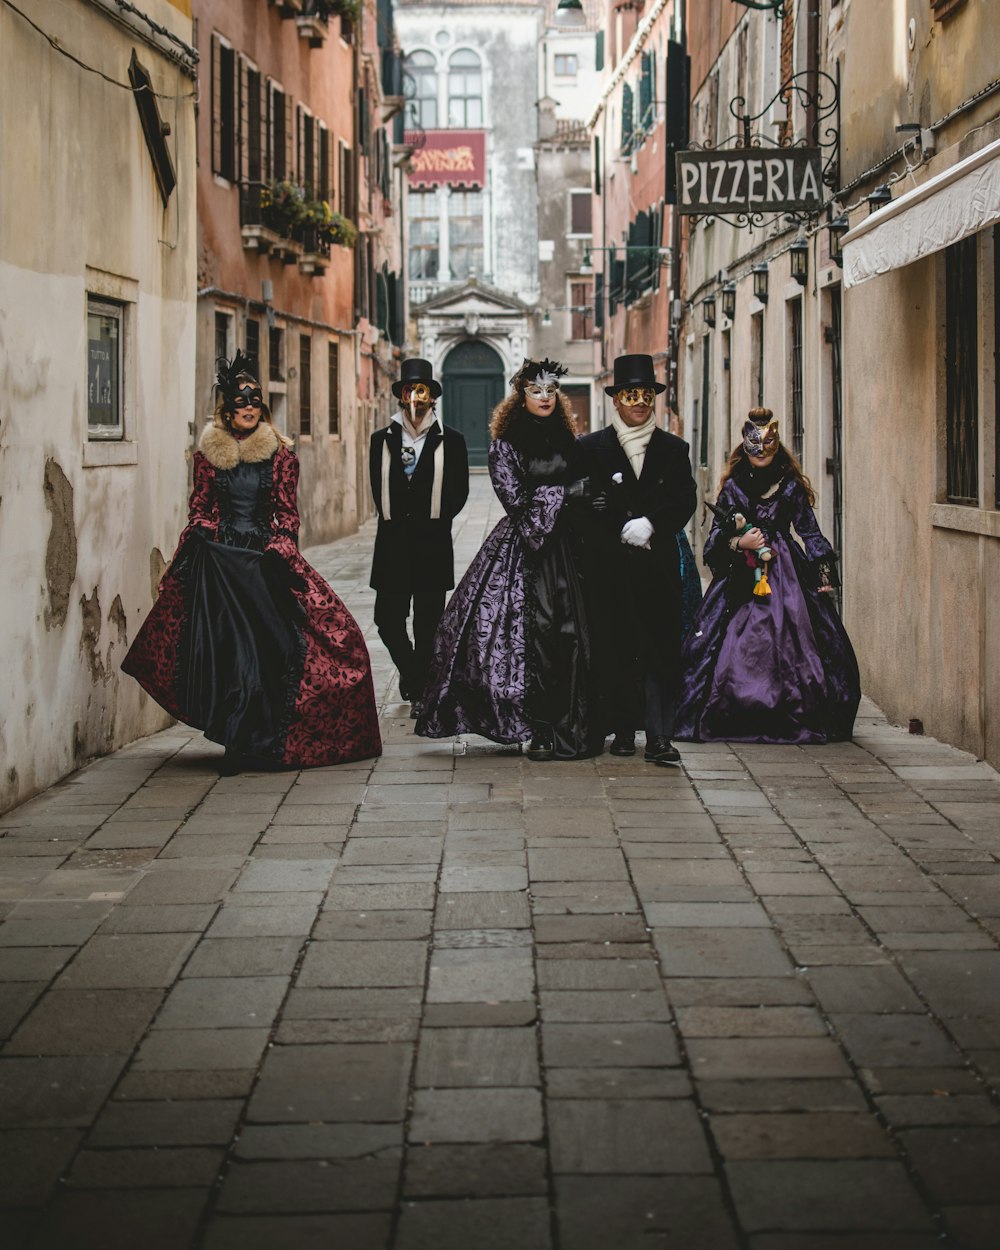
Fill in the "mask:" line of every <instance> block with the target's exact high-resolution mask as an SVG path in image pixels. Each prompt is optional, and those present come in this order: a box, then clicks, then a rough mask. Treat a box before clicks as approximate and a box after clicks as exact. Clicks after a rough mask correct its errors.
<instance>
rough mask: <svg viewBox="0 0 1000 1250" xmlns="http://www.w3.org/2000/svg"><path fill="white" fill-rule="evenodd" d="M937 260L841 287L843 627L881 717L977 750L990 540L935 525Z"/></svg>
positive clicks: (995, 636)
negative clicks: (847, 572) (845, 359)
mask: <svg viewBox="0 0 1000 1250" xmlns="http://www.w3.org/2000/svg"><path fill="white" fill-rule="evenodd" d="M942 263H943V261H942V258H941V257H939V256H938V257H930V258H928V259H927V260H924V261H922V262H920V263H918V264H915V265H909V266H907V267H906V268H905V269H900V270H896V271H894V272H893V273H890V274H886V275H884V276H883V277H881V278H877V279H875V280H873V281H871V282H866V283H864V284H863V285H861V286H859V287H855V288H853V289H852V290H851V291H850V292H849V295H850V300H849V303H848V317H847V323H846V347H847V351H848V353H849V357H850V360H851V374H850V379H851V383H850V388H849V390H848V395H847V400H848V412H849V414H850V421H849V424H848V428H847V439H846V449H845V450H846V464H847V476H848V481H849V484H850V485H849V491H850V493H849V496H848V524H847V532H846V543H847V561H848V562H849V567H850V569H851V579H850V583H849V587H848V590H849V593H848V595H847V597H846V602H845V618H846V622H847V625H848V628H849V629H850V631H851V634H852V636H853V637H854V640H855V644H856V646H857V649H858V653H859V659H860V661H861V665H862V680H863V683H864V686H865V688H866V689H867V691H868V693H869V694H870V695H871V696H872V698H874V699H875V701H876V702H877V703H878V704H879V705H880V706H881V707H882V708H884V709H885V711H886V712H887V714H888V715H889V717H890V719H893V720H896V721H899V722H901V723H903V724H905V723H907V721H908V720H910V719H911V718H918V719H920V720H921V721H923V724H924V728H925V729H926V731H927V732H928V733H932V734H933V735H934V736H935V737H939V738H943V739H945V740H946V741H949V742H954V743H956V744H957V745H959V746H962V747H965V748H966V749H967V750H971V751H974V752H977V753H983V751H984V747H985V745H986V744H984V742H983V738H982V732H981V710H980V696H981V693H982V694H983V696H984V697H985V698H986V699H987V700H988V701H989V703H990V704H991V705H992V708H991V710H992V713H993V716H992V719H993V721H994V723H995V721H996V715H997V712H998V710H1000V709H998V708H997V706H996V701H997V695H996V691H997V689H998V684H1000V682H998V679H1000V670H998V657H1000V646H998V643H1000V633H998V625H1000V613H998V607H1000V600H998V592H997V578H996V574H997V572H998V559H997V550H998V548H1000V543H998V542H997V540H996V539H994V538H986V537H982V536H980V535H977V534H969V533H960V532H958V531H954V530H948V529H942V528H939V527H936V526H935V525H934V524H933V519H932V510H931V503H932V501H933V500H934V499H935V498H936V496H937V493H938V489H937V483H938V454H939V446H940V438H941V422H940V415H939V414H940V410H941V405H940V399H941V395H940V387H939V384H938V358H939V352H940V346H939V343H940V340H939V337H938V333H937V323H938V320H939V316H940V313H939V309H938V308H937V307H936V302H935V292H936V268H937V267H938V266H940V265H941V264H942ZM890 310H891V315H888V314H889V311H890ZM874 325H878V327H879V332H878V334H873V333H872V332H871V331H872V326H874ZM902 397H905V404H901V402H900V401H901V398H902ZM991 573H992V574H993V576H992V577H991V576H990V574H991ZM984 608H986V609H987V611H986V612H985V614H984V613H983V609H984ZM996 747H997V743H996V740H995V739H994V740H993V742H992V748H991V749H992V751H993V753H994V754H993V758H994V759H996V754H995V752H996Z"/></svg>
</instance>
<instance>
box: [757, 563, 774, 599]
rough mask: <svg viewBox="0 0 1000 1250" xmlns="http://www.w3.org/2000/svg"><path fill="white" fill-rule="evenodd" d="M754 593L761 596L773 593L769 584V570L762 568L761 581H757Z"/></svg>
mask: <svg viewBox="0 0 1000 1250" xmlns="http://www.w3.org/2000/svg"><path fill="white" fill-rule="evenodd" d="M753 593H754V594H755V595H758V596H761V597H762V596H764V595H769V594H770V593H771V587H770V586H769V585H768V584H767V570H766V569H761V571H760V581H759V582H758V583H757V585H756V586H754V588H753Z"/></svg>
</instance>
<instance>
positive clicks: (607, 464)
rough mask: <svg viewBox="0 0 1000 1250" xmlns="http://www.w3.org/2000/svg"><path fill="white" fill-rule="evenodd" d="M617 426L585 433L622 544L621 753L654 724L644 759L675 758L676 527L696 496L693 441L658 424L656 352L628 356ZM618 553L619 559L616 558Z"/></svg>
mask: <svg viewBox="0 0 1000 1250" xmlns="http://www.w3.org/2000/svg"><path fill="white" fill-rule="evenodd" d="M604 389H605V392H606V393H607V394H608V395H610V396H611V398H612V400H613V401H614V405H615V408H614V413H613V415H612V417H611V424H610V425H608V426H606V427H605V428H604V429H603V430H598V431H597V432H596V433H594V434H588V435H586V436H585V437H584V438H582V439H581V440H580V444H579V446H580V448H581V450H582V452H583V455H584V461H585V465H586V469H587V471H588V472H589V473H590V476H591V480H592V481H593V482H594V483H595V485H596V486H597V488H598V489H599V490H600V491H603V492H605V493H606V495H607V505H606V507H605V508H604V509H603V511H601V512H600V513H599V514H598V515H599V516H600V517H601V518H602V519H603V521H604V524H605V525H606V527H607V533H608V537H609V539H611V541H612V543H613V544H614V546H613V550H614V553H616V555H612V557H611V558H612V559H613V560H615V562H616V566H617V567H616V570H615V571H616V573H617V581H618V586H619V591H620V595H621V598H620V600H619V602H620V603H621V604H622V609H621V613H620V618H619V625H618V633H617V637H616V644H617V646H618V648H619V654H618V655H617V656H616V657H615V658H616V661H617V662H618V663H619V664H621V665H622V667H623V669H624V671H625V672H626V673H627V674H628V677H627V679H626V681H625V682H624V687H625V688H624V691H623V695H624V697H623V698H622V700H621V703H620V706H619V708H618V710H617V716H616V720H617V723H616V725H615V739H614V742H613V743H612V745H611V753H612V755H634V754H635V731H636V730H637V729H638V728H639V727H640V726H643V727H644V728H645V731H646V751H645V758H646V759H647V760H648V761H649V762H650V763H653V764H676V763H677V762H678V761H679V760H680V754H679V753H678V751H677V749H676V748H675V747H674V746H673V745H672V743H671V741H670V739H671V736H672V734H673V730H674V717H675V714H676V709H677V694H676V690H677V682H678V678H679V671H678V670H679V662H680V649H681V572H680V555H679V551H678V547H677V537H676V535H677V531H678V530H680V529H682V528H683V527H684V526H685V525H686V524H687V522H688V520H689V519H690V518H691V516H692V515H693V513H694V510H695V506H696V502H697V497H696V492H695V483H694V479H693V477H692V475H691V460H690V457H689V455H688V445H687V443H685V442H684V441H683V440H682V439H680V438H677V437H676V436H675V435H673V434H668V433H667V432H666V431H664V430H661V429H658V428H657V425H656V419H655V411H654V405H655V399H656V396H657V395H658V394H660V393H661V392H662V391H665V390H666V389H667V388H666V387H665V386H664V385H663V384H662V383H661V382H657V381H656V377H655V375H654V372H653V358H652V356H645V355H630V356H619V357H618V359H617V360H616V361H615V365H614V384H613V385H612V386H607V387H605V388H604ZM616 557H617V558H616Z"/></svg>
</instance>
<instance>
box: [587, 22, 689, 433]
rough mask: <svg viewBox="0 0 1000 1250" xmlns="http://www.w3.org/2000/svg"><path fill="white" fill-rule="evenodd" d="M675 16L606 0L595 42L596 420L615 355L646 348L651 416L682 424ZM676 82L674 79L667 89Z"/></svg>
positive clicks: (603, 414) (604, 412) (604, 410)
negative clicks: (653, 390)
mask: <svg viewBox="0 0 1000 1250" xmlns="http://www.w3.org/2000/svg"><path fill="white" fill-rule="evenodd" d="M681 18H682V14H681V12H680V8H679V6H678V5H676V4H675V3H674V2H673V0H647V2H646V3H644V4H632V5H620V4H614V3H610V2H607V3H605V4H604V6H603V12H602V16H601V22H600V29H599V34H598V43H597V58H598V65H599V67H600V72H601V77H600V87H599V91H598V93H597V97H596V103H595V104H594V105H592V107H591V109H590V112H589V114H588V125H589V131H590V148H591V156H592V169H593V177H592V190H593V208H592V216H593V233H594V240H593V247H592V249H591V250H590V252H589V253H588V259H589V260H590V264H591V266H592V268H593V272H594V277H593V283H594V312H595V320H594V324H595V351H594V365H593V368H594V372H595V374H596V378H597V384H598V387H599V388H600V389H599V390H598V395H599V409H598V413H597V414H596V424H597V425H604V424H606V422H607V418H608V413H609V412H610V410H611V409H610V401H609V400H607V399H606V397H605V396H604V394H603V387H604V385H606V384H607V383H608V382H609V381H610V378H611V373H612V369H613V365H614V359H615V357H616V356H620V355H622V354H625V353H633V352H645V353H648V354H649V355H651V356H652V357H653V361H654V365H655V368H656V372H657V375H658V377H659V378H660V380H661V381H664V382H667V383H668V384H669V385H668V391H667V392H666V393H665V394H664V396H663V397H662V398H660V399H659V400H658V401H657V419H658V421H659V423H660V424H662V425H664V426H668V427H671V428H673V429H674V430H675V431H678V432H679V431H680V427H679V425H678V422H677V420H676V418H675V417H674V414H673V412H672V408H673V407H674V406H675V405H676V374H675V371H674V369H673V367H672V362H673V361H674V359H675V353H674V352H673V351H672V350H671V346H672V338H671V335H672V329H673V326H674V322H673V320H672V309H674V308H675V303H674V300H675V297H676V289H675V288H676V286H677V283H678V280H679V270H676V269H675V268H673V267H672V264H671V257H672V255H673V228H674V226H673V211H672V207H671V205H670V203H668V198H669V188H668V185H667V171H668V170H669V168H670V165H671V159H672V157H671V155H670V149H669V145H670V143H671V140H672V136H673V130H674V128H675V126H676V124H677V122H678V120H679V118H680V116H681V114H680V113H678V112H676V111H670V110H668V108H667V103H666V102H667V95H668V69H669V71H670V72H671V73H672V74H673V75H674V77H675V79H676V77H677V75H678V73H679V68H678V67H679V65H680V62H679V61H678V59H677V58H678V56H679V54H680V50H681V47H682V44H681V38H682V33H681V32H682V21H681ZM671 45H673V48H674V52H673V54H672V53H671ZM683 85H684V84H683V82H680V83H678V82H675V83H674V91H675V92H676V91H677V90H678V87H679V86H683ZM588 267H590V266H588Z"/></svg>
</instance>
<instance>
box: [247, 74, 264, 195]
mask: <svg viewBox="0 0 1000 1250" xmlns="http://www.w3.org/2000/svg"><path fill="white" fill-rule="evenodd" d="M246 84H247V89H246V110H245V111H246V127H245V130H246V147H245V149H244V151H245V153H246V157H245V161H244V178H245V179H246V181H248V182H261V181H262V180H263V177H264V162H263V159H262V156H263V153H262V139H263V129H264V128H263V118H262V117H261V107H260V106H261V77H260V72H259V71H258V70H255V69H251V68H250V67H249V66H247V74H246Z"/></svg>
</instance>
